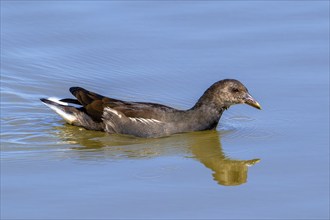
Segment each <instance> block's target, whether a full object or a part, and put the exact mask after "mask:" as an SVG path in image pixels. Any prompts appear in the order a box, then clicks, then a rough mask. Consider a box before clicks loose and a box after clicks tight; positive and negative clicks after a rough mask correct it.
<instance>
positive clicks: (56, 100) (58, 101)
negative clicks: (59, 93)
mask: <svg viewBox="0 0 330 220" xmlns="http://www.w3.org/2000/svg"><path fill="white" fill-rule="evenodd" d="M48 100H49V101H52V102H56V103H57V104H60V105H66V106H68V105H69V104H68V103H66V102H62V101H60V99H59V98H57V97H49V98H48Z"/></svg>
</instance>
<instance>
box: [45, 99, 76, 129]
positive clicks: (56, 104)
mask: <svg viewBox="0 0 330 220" xmlns="http://www.w3.org/2000/svg"><path fill="white" fill-rule="evenodd" d="M40 100H41V101H42V102H43V103H44V104H45V105H47V106H48V107H49V108H51V109H52V110H54V111H55V112H56V113H57V114H59V115H60V116H61V117H62V118H63V119H64V120H65V121H66V122H67V123H69V124H74V123H75V122H76V121H77V117H78V115H77V112H78V111H79V110H78V109H77V108H75V107H73V106H70V105H69V104H68V102H65V99H62V100H60V99H58V98H54V97H51V98H41V99H40ZM70 103H72V102H70Z"/></svg>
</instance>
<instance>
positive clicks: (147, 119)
mask: <svg viewBox="0 0 330 220" xmlns="http://www.w3.org/2000/svg"><path fill="white" fill-rule="evenodd" d="M129 119H130V120H131V121H133V122H141V123H143V124H149V123H162V122H161V121H158V120H157V119H153V118H131V117H129Z"/></svg>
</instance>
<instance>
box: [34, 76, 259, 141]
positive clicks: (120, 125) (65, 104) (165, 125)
mask: <svg viewBox="0 0 330 220" xmlns="http://www.w3.org/2000/svg"><path fill="white" fill-rule="evenodd" d="M69 90H70V92H71V93H72V95H73V96H75V98H76V99H72V98H64V99H58V98H54V97H51V98H41V99H40V100H41V101H42V102H43V103H44V104H46V105H47V106H48V107H50V108H51V109H52V110H54V111H55V112H56V113H57V114H59V115H60V116H61V117H62V118H63V119H64V120H65V121H66V122H67V123H68V124H71V125H74V126H78V127H83V128H85V129H87V130H96V131H104V132H108V133H110V134H123V135H131V136H136V137H141V138H158V137H164V136H170V135H173V134H176V133H184V132H193V131H204V130H214V129H216V127H217V126H218V123H219V121H220V118H221V116H222V113H223V112H224V111H225V110H227V109H228V108H229V107H230V106H232V105H235V104H247V105H250V106H252V107H254V108H257V109H260V110H261V106H260V104H259V103H258V102H257V101H256V100H255V99H254V98H253V97H252V96H251V95H250V93H249V92H248V90H247V88H246V87H245V86H244V85H243V84H242V83H241V82H240V81H238V80H236V79H223V80H220V81H217V82H215V83H214V84H212V85H211V86H210V87H209V88H208V89H206V91H205V92H204V93H203V95H202V96H201V97H200V98H199V99H198V101H197V102H196V104H195V105H194V106H193V107H191V108H190V109H187V110H180V109H176V108H172V107H169V106H166V105H162V104H158V103H150V102H131V101H123V100H119V99H114V98H109V97H106V96H103V95H99V94H97V93H94V92H91V91H88V90H86V89H84V88H81V87H71V88H70V89H69Z"/></svg>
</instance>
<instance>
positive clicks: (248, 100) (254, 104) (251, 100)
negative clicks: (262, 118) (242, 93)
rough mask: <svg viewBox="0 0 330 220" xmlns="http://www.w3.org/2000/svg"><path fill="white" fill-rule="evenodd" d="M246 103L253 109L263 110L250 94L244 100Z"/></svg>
mask: <svg viewBox="0 0 330 220" xmlns="http://www.w3.org/2000/svg"><path fill="white" fill-rule="evenodd" d="M244 102H245V104H247V105H250V106H252V107H255V108H257V109H260V110H261V105H260V104H259V103H258V102H257V101H256V100H255V99H254V98H253V97H252V96H251V95H250V94H247V95H246V97H245V98H244Z"/></svg>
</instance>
